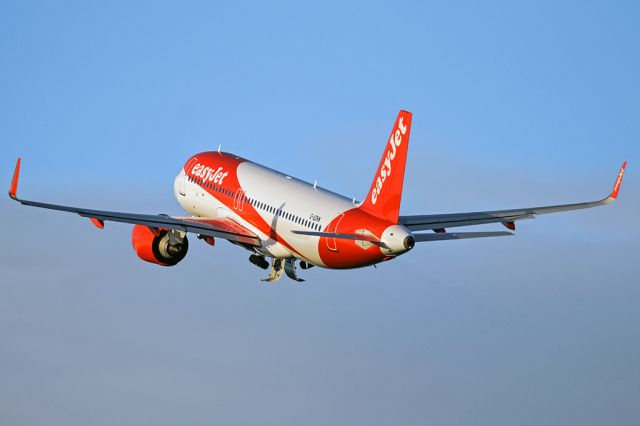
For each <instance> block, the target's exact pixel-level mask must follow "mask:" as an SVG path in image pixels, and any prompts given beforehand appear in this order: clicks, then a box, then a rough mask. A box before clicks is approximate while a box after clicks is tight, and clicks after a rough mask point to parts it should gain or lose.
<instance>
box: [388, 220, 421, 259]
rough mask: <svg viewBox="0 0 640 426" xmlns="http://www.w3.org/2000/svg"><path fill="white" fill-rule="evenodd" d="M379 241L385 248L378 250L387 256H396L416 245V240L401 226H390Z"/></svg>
mask: <svg viewBox="0 0 640 426" xmlns="http://www.w3.org/2000/svg"><path fill="white" fill-rule="evenodd" d="M381 241H382V242H383V243H384V245H385V246H386V247H381V248H380V250H381V251H382V252H383V253H384V254H386V255H388V256H398V255H399V254H402V253H405V252H407V251H409V250H411V249H412V248H413V246H415V245H416V239H415V238H414V237H413V235H411V232H410V231H409V230H408V229H407V228H405V227H404V226H402V225H392V226H390V227H388V228H387V229H385V230H384V232H383V233H382V238H381Z"/></svg>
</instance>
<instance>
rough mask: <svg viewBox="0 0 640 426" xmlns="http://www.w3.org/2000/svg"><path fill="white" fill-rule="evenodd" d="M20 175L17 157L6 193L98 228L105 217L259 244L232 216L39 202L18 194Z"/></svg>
mask: <svg viewBox="0 0 640 426" xmlns="http://www.w3.org/2000/svg"><path fill="white" fill-rule="evenodd" d="M19 175H20V158H18V161H17V163H16V168H15V171H14V173H13V179H12V181H11V187H10V189H9V196H10V197H11V198H12V199H14V200H15V201H18V202H19V203H21V204H23V205H25V206H33V207H41V208H44V209H51V210H59V211H64V212H70V213H77V214H79V215H80V216H82V217H86V218H89V219H91V222H93V224H94V225H96V226H97V227H99V228H103V227H104V222H105V221H112V222H123V223H131V224H137V225H145V226H148V227H150V228H162V229H173V230H176V231H182V232H191V233H194V234H199V235H204V236H208V237H217V238H223V239H225V240H229V241H233V242H238V243H243V244H249V245H253V246H260V245H261V243H260V239H259V238H258V236H257V235H256V234H254V233H253V232H251V231H249V230H248V229H246V228H245V227H244V226H242V225H240V224H238V223H237V222H234V221H233V220H231V219H205V218H191V217H172V216H168V215H163V214H138V213H121V212H111V211H105V210H92V209H85V208H81V207H69V206H61V205H58V204H48V203H41V202H39V201H28V200H23V199H20V198H18V195H17V192H18V178H19Z"/></svg>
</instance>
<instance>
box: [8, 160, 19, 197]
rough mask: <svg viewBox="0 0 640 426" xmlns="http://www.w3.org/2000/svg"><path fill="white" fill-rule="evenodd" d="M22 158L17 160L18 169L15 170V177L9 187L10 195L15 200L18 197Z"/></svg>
mask: <svg viewBox="0 0 640 426" xmlns="http://www.w3.org/2000/svg"><path fill="white" fill-rule="evenodd" d="M20 160H21V159H20V158H18V161H17V162H16V169H15V170H14V171H13V179H11V187H10V188H9V197H11V198H13V199H14V200H17V199H18V195H17V193H18V177H20Z"/></svg>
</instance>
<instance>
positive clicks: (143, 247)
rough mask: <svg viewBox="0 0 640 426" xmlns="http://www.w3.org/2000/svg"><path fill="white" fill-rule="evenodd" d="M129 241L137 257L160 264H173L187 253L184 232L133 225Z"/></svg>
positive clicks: (187, 243) (187, 247)
mask: <svg viewBox="0 0 640 426" xmlns="http://www.w3.org/2000/svg"><path fill="white" fill-rule="evenodd" d="M131 243H132V244H133V249H134V250H135V251H136V253H137V254H138V257H139V258H140V259H142V260H144V261H147V262H151V263H155V264H157V265H162V266H173V265H176V264H177V263H178V262H180V261H181V260H182V259H184V257H185V256H186V255H187V251H188V250H189V241H188V240H187V236H186V235H185V234H181V233H179V232H177V231H172V230H169V229H158V228H154V229H151V228H149V227H148V226H144V225H135V226H134V227H133V232H132V233H131Z"/></svg>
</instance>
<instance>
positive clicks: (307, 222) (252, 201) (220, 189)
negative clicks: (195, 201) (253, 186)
mask: <svg viewBox="0 0 640 426" xmlns="http://www.w3.org/2000/svg"><path fill="white" fill-rule="evenodd" d="M189 181H190V182H194V183H198V184H200V185H202V186H204V187H205V188H207V189H211V190H213V191H216V192H220V193H221V194H224V195H226V196H228V197H231V196H233V194H234V193H233V192H232V191H229V190H228V189H227V188H224V187H222V186H219V185H213V184H212V183H210V182H205V181H201V180H199V179H194V178H192V177H191V176H189ZM240 196H241V197H242V200H241V201H242V202H245V201H247V202H248V203H249V204H251V205H252V206H254V207H257V208H259V209H261V210H265V211H267V212H269V213H271V214H273V215H274V216H276V217H283V218H284V219H286V220H289V221H291V222H293V223H297V224H298V225H302V226H306V227H307V228H311V229H314V230H316V231H320V229H321V225H320V224H319V223H315V222H311V221H310V220H307V219H303V218H301V217H300V216H297V215H294V214H293V213H289V212H286V211H284V210H282V209H278V208H275V207H273V206H270V205H268V204H266V203H263V202H262V201H258V200H256V199H254V198H251V197H247V196H245V195H244V194H241V195H240Z"/></svg>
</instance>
